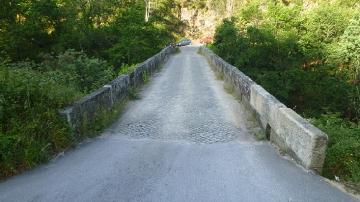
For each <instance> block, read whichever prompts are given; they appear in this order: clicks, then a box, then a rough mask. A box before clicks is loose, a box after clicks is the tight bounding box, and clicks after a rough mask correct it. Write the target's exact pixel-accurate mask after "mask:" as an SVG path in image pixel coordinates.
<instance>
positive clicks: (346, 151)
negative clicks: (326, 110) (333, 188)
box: [312, 114, 360, 182]
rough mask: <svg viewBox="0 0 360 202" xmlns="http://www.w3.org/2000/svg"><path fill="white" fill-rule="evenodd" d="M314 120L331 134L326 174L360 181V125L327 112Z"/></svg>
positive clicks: (326, 160)
mask: <svg viewBox="0 0 360 202" xmlns="http://www.w3.org/2000/svg"><path fill="white" fill-rule="evenodd" d="M312 122H313V123H314V124H315V125H316V126H317V127H319V128H320V129H322V130H323V131H324V132H326V133H327V134H328V136H329V144H328V149H327V151H326V158H325V164H324V170H323V173H324V175H325V176H326V177H328V178H331V179H334V177H335V176H338V177H341V178H343V180H349V181H352V182H360V136H359V134H360V126H359V125H358V124H355V123H353V122H350V121H348V120H345V119H342V118H341V117H340V114H325V115H322V116H321V117H320V118H318V119H313V120H312Z"/></svg>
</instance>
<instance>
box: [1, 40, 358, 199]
mask: <svg viewBox="0 0 360 202" xmlns="http://www.w3.org/2000/svg"><path fill="white" fill-rule="evenodd" d="M140 97H141V99H139V100H135V101H132V102H130V103H129V104H128V105H127V107H126V110H125V111H124V113H123V115H122V116H121V117H120V118H119V120H117V122H116V123H115V124H113V126H111V127H109V128H108V129H107V130H106V131H105V132H104V133H103V134H102V135H101V136H100V137H97V138H94V139H91V140H88V141H85V142H84V143H82V144H81V145H79V146H78V147H77V148H75V149H72V150H70V151H67V152H65V154H64V155H62V156H60V157H59V158H56V159H54V160H53V161H51V162H50V163H47V164H45V165H42V166H40V167H38V168H36V169H34V170H31V171H28V172H25V173H23V174H21V175H19V176H16V177H12V178H10V179H8V180H7V181H4V182H1V183H0V201H2V202H4V201H36V202H37V201H46V202H54V201H154V202H162V201H164V202H171V201H184V202H190V201H194V202H200V201H204V202H211V201H237V202H238V201H266V202H268V201H316V202H320V201H324V202H329V201H336V202H340V201H354V199H353V198H352V197H350V196H349V195H347V194H345V193H343V192H341V191H340V190H338V189H337V188H335V187H333V186H332V185H330V184H329V183H327V182H326V181H325V180H324V179H323V178H322V177H320V176H317V175H315V174H313V173H311V172H307V171H305V170H304V169H302V168H301V167H299V166H297V165H296V164H295V163H293V162H292V161H291V160H287V158H284V157H283V156H281V155H280V154H279V152H278V151H277V150H276V149H275V148H274V147H273V146H272V145H271V144H269V143H268V142H267V141H258V140H256V139H255V138H254V135H253V134H252V133H253V131H254V130H255V131H256V129H257V128H258V126H257V125H256V122H255V121H254V120H253V118H252V117H251V116H250V113H248V112H247V110H246V109H245V108H244V106H243V105H241V104H240V103H239V102H238V101H236V99H235V98H234V97H233V96H232V95H230V94H229V93H227V92H226V91H225V90H224V87H223V83H222V81H221V80H217V79H216V76H215V75H214V73H213V72H212V71H211V69H210V67H209V65H208V63H207V61H206V59H205V58H204V57H203V56H201V55H199V54H197V47H191V46H190V47H183V48H181V53H179V54H176V55H174V56H172V57H171V58H170V59H169V61H168V62H167V63H166V64H165V65H164V68H163V69H162V70H161V72H159V73H158V74H156V75H155V76H154V77H153V79H152V81H151V82H150V83H149V84H148V85H147V86H146V87H144V89H143V90H142V91H141V93H140Z"/></svg>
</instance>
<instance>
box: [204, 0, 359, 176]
mask: <svg viewBox="0 0 360 202" xmlns="http://www.w3.org/2000/svg"><path fill="white" fill-rule="evenodd" d="M274 2H277V3H274ZM274 2H263V1H253V2H250V3H245V5H244V6H243V8H242V9H241V10H240V12H239V13H238V14H236V16H237V18H231V19H227V20H224V22H223V23H222V24H221V25H220V26H218V27H217V29H216V33H215V37H214V39H215V41H214V44H213V45H212V46H211V47H212V49H213V50H214V51H215V52H216V53H217V54H218V55H220V56H221V57H223V58H224V59H225V60H227V61H228V62H230V63H232V64H234V65H235V66H237V67H239V68H240V70H242V71H244V72H245V73H246V74H247V75H249V76H250V77H251V78H253V79H254V80H255V81H256V82H257V83H259V84H260V85H262V86H263V87H264V88H265V89H267V90H268V91H269V92H270V93H271V94H273V95H274V96H276V97H277V98H279V99H280V100H281V101H282V102H284V103H285V104H286V105H287V106H288V107H290V108H293V109H294V110H296V111H297V112H298V113H300V114H302V115H303V116H305V117H310V118H312V119H313V121H314V123H315V125H317V126H318V127H319V128H321V129H322V130H324V131H325V132H326V133H327V134H328V135H329V138H330V142H329V148H328V150H327V154H326V159H325V164H324V175H325V176H326V177H329V178H331V179H333V178H334V176H338V177H340V178H341V179H343V180H347V181H352V182H360V152H359V151H360V135H359V134H360V126H359V124H358V121H359V119H360V118H359V117H360V107H359V106H360V85H359V83H360V82H359V81H360V73H359V72H360V69H359V66H360V59H359V58H360V57H359V55H360V54H359V53H360V48H359V47H360V46H359V44H360V40H359V33H360V17H359V16H360V15H359V13H358V12H357V13H356V12H355V13H354V10H356V8H355V6H354V4H351V5H352V7H348V4H347V3H345V2H344V1H334V2H332V3H328V2H326V4H325V3H324V2H323V3H321V2H320V3H319V5H318V6H314V8H309V9H306V8H305V7H304V6H302V5H301V3H300V4H294V3H291V2H289V3H280V2H279V1H274ZM283 2H284V1H283ZM346 2H348V3H349V4H350V1H346Z"/></svg>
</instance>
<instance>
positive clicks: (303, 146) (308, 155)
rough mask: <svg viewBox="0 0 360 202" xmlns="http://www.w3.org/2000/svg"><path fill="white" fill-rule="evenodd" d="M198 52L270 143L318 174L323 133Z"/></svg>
mask: <svg viewBox="0 0 360 202" xmlns="http://www.w3.org/2000/svg"><path fill="white" fill-rule="evenodd" d="M200 53H201V54H202V55H204V56H205V57H206V58H207V59H208V61H209V63H210V64H211V65H212V66H213V67H214V70H215V71H216V72H217V73H220V74H222V75H223V77H224V80H225V82H227V83H229V84H231V85H232V86H233V87H234V89H235V92H236V94H237V95H238V96H240V97H241V98H242V101H243V102H245V103H247V104H248V106H249V107H250V108H251V109H250V110H251V111H253V112H254V113H255V115H256V117H257V119H258V121H259V123H260V125H261V126H262V127H263V129H264V130H265V131H266V134H267V137H268V139H269V140H270V141H271V142H273V143H274V144H275V145H277V146H278V147H279V148H280V149H281V150H283V151H285V152H286V153H287V154H288V155H290V156H291V157H293V158H294V159H295V160H296V161H297V162H299V163H300V164H301V165H302V166H303V167H305V168H306V169H311V170H314V171H316V172H319V173H320V172H321V171H322V167H323V163H324V159H325V151H326V146H327V141H328V137H327V135H326V134H325V133H323V132H322V131H320V130H319V129H318V128H316V127H315V126H313V125H312V124H311V123H309V122H308V121H307V120H305V119H304V118H302V117H301V116H300V115H298V114H297V113H296V112H294V111H293V110H292V109H290V108H287V107H286V106H285V105H284V104H282V103H281V102H280V101H278V100H277V99H276V98H275V97H274V96H272V95H271V94H270V93H268V92H267V91H266V90H265V89H264V88H262V87H261V86H259V85H257V84H256V83H255V82H254V81H252V80H251V79H250V78H249V77H248V76H246V75H245V74H244V73H242V72H241V71H240V70H239V69H238V68H236V67H234V66H232V65H230V64H228V63H227V62H225V61H224V60H223V59H222V58H220V57H219V56H217V55H216V54H214V53H213V52H212V51H211V50H209V49H207V48H205V47H201V48H200Z"/></svg>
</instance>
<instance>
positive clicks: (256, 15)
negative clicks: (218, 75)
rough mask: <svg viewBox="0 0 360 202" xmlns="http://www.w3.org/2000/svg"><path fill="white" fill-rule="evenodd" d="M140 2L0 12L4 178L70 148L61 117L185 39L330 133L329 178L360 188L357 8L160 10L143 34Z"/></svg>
mask: <svg viewBox="0 0 360 202" xmlns="http://www.w3.org/2000/svg"><path fill="white" fill-rule="evenodd" d="M145 2H146V1H143V0H77V1H73V0H3V1H1V2H0V177H5V176H10V175H14V174H16V173H18V172H21V171H22V170H25V169H29V168H32V167H34V166H36V165H37V164H39V163H41V162H45V161H47V160H49V159H51V158H52V157H53V156H54V155H56V154H57V153H59V152H61V151H63V150H65V149H67V148H69V147H71V146H72V145H74V144H75V142H76V141H75V138H74V134H73V133H72V131H71V130H70V129H69V128H68V127H67V125H66V124H65V123H64V120H62V119H61V118H60V117H59V115H58V110H59V109H61V108H62V107H64V106H67V105H68V104H70V103H72V102H73V101H75V100H77V99H79V98H80V97H82V96H84V95H86V94H88V93H89V92H91V91H93V90H94V89H97V88H98V87H100V86H102V85H103V84H105V83H106V82H108V81H109V80H111V79H113V78H114V77H116V76H117V75H118V74H123V73H126V72H127V71H129V70H131V69H132V68H131V67H132V66H133V65H134V64H136V63H139V62H142V61H143V60H145V59H146V58H148V57H150V56H152V55H153V54H155V53H157V52H158V51H159V50H160V49H162V48H163V47H165V46H166V45H168V44H169V43H171V42H175V41H176V40H179V39H180V38H181V37H184V36H187V37H191V38H192V39H198V38H201V37H210V38H213V43H212V44H209V47H210V48H211V49H213V50H214V51H215V52H216V53H217V54H218V55H220V56H221V57H223V58H224V59H225V60H227V61H228V62H230V63H232V64H234V65H235V66H237V67H239V69H240V70H241V71H243V72H245V73H246V74H247V75H249V76H250V77H251V78H253V79H254V80H255V81H256V82H258V83H259V84H261V85H262V86H263V87H264V88H266V89H267V90H268V91H269V92H271V93H272V94H273V95H275V96H276V97H277V98H278V99H279V100H281V101H282V102H284V103H285V104H286V105H287V106H288V107H290V108H292V109H294V110H296V111H297V112H298V113H299V114H301V115H303V116H304V117H306V118H308V119H309V120H310V121H312V122H313V123H314V124H315V125H316V126H317V127H319V128H321V129H322V130H323V131H324V132H326V133H327V134H328V135H329V140H330V141H329V148H328V150H327V156H326V160H325V167H324V176H326V177H328V178H330V179H335V177H336V178H338V177H339V179H340V180H342V181H346V182H347V183H351V184H352V185H354V184H355V187H356V186H357V187H360V186H359V182H360V125H359V121H360V83H359V82H360V74H359V70H360V37H359V36H360V6H359V2H358V0H331V1H328V0H174V1H172V0H154V1H153V2H154V3H155V4H154V5H155V6H153V7H152V11H151V17H150V18H149V21H148V22H146V21H145V18H144V17H145V16H144V14H145V10H146V4H145ZM359 189H360V188H359Z"/></svg>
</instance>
